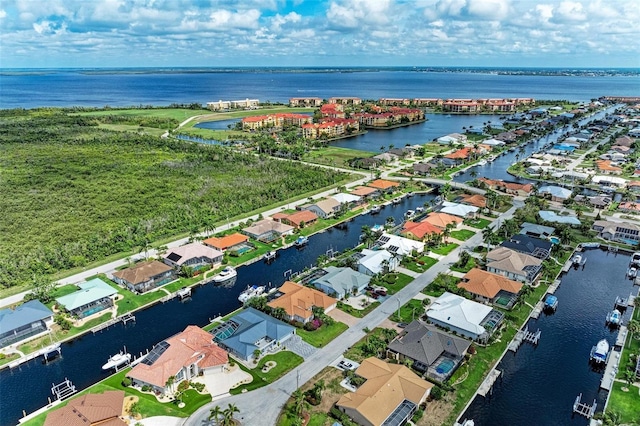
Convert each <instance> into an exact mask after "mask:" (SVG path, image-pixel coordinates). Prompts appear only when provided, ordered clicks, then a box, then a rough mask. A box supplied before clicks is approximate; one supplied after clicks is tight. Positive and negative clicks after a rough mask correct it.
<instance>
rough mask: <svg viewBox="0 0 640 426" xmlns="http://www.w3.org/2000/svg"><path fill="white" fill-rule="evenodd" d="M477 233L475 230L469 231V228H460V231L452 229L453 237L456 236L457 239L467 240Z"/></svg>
mask: <svg viewBox="0 0 640 426" xmlns="http://www.w3.org/2000/svg"><path fill="white" fill-rule="evenodd" d="M475 234H476V233H475V232H473V231H469V230H468V229H460V230H458V231H451V238H455V239H456V240H460V241H466V240H468V239H469V238H471V237H473V236H474V235H475Z"/></svg>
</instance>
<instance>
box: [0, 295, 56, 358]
mask: <svg viewBox="0 0 640 426" xmlns="http://www.w3.org/2000/svg"><path fill="white" fill-rule="evenodd" d="M51 325H53V312H51V310H50V309H49V308H47V307H46V306H45V305H43V304H42V303H41V302H40V301H39V300H30V301H28V302H25V303H22V304H20V305H18V306H16V307H15V308H13V309H11V308H5V309H0V348H4V347H5V346H9V345H12V344H15V343H18V342H21V341H23V340H26V339H28V338H30V337H33V336H36V335H38V334H41V333H44V332H47V331H49V328H50V327H51Z"/></svg>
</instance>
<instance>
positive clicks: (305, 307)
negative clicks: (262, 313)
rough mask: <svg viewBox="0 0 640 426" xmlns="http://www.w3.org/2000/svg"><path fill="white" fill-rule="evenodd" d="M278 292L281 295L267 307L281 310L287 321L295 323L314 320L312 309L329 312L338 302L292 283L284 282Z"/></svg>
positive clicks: (311, 289) (316, 291)
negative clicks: (283, 311)
mask: <svg viewBox="0 0 640 426" xmlns="http://www.w3.org/2000/svg"><path fill="white" fill-rule="evenodd" d="M278 292H279V293H282V295H281V296H280V297H278V298H276V299H274V300H272V301H271V302H269V303H268V304H267V305H268V306H269V307H271V308H274V309H276V308H283V309H284V310H285V312H286V313H287V317H288V318H287V319H288V320H289V321H297V322H301V323H303V324H306V323H308V322H309V321H311V320H312V319H313V318H314V315H313V308H322V309H323V310H324V312H325V313H326V312H329V311H331V310H332V309H333V308H335V307H336V304H337V303H338V301H337V300H336V299H334V298H333V297H331V296H328V295H326V294H325V293H323V292H321V291H318V290H316V289H314V288H310V287H305V286H303V285H300V284H298V283H294V282H293V281H285V282H284V284H282V286H280V288H278Z"/></svg>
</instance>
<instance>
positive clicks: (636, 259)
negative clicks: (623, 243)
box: [629, 252, 640, 266]
mask: <svg viewBox="0 0 640 426" xmlns="http://www.w3.org/2000/svg"><path fill="white" fill-rule="evenodd" d="M629 264H630V265H632V266H633V265H640V252H635V253H633V254H632V255H631V261H630V262H629Z"/></svg>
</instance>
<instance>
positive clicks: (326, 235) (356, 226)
mask: <svg viewBox="0 0 640 426" xmlns="http://www.w3.org/2000/svg"><path fill="white" fill-rule="evenodd" d="M604 114H605V113H604V112H601V113H598V114H596V115H595V116H593V117H590V118H589V120H593V119H597V118H601V117H603V116H604ZM439 117H440V118H441V119H442V120H443V123H444V122H449V123H450V125H452V126H455V127H442V128H441V130H438V133H437V134H436V135H435V136H433V137H436V136H440V135H443V134H447V133H452V132H459V131H461V127H462V126H464V125H466V126H469V125H470V124H471V122H475V121H473V120H476V121H479V122H480V123H482V122H483V121H486V120H488V118H485V117H480V116H470V117H469V116H456V117H455V120H451V121H449V120H448V119H449V117H446V116H439ZM451 118H453V117H451ZM463 118H464V119H466V121H465V122H463V121H462V119H463ZM458 119H460V121H458ZM435 121H436V120H435V119H434V120H433V121H428V122H426V123H423V124H419V125H416V126H409V127H405V128H401V129H396V130H393V131H389V132H388V133H387V132H384V134H388V135H393V134H394V132H396V131H398V130H401V131H403V130H406V129H412V128H414V127H415V128H417V129H418V128H419V126H429V125H434V122H435ZM452 123H453V124H452ZM442 126H444V124H442ZM371 133H372V132H370V133H368V134H371ZM375 133H377V132H375ZM561 133H562V132H561V131H557V132H554V133H553V134H551V135H550V136H549V138H546V137H545V138H543V139H542V140H538V141H535V142H532V143H530V144H528V145H526V147H525V154H520V158H524V157H525V156H526V155H528V154H530V153H531V152H532V151H534V150H537V149H539V148H541V147H542V146H543V145H545V144H547V143H550V142H555V140H556V139H557V138H558V137H559V136H560V134H561ZM365 136H366V135H365ZM363 137H364V136H363ZM407 137H408V136H407ZM433 137H430V138H428V139H413V140H411V139H406V141H407V143H411V142H412V143H419V142H420V141H422V143H424V142H426V141H428V140H431V139H433ZM402 139H403V140H404V138H402ZM388 140H389V141H390V140H391V139H388ZM345 143H347V142H345ZM389 143H390V142H386V143H385V145H386V146H387V147H388V145H389ZM397 146H404V143H402V144H400V143H398V144H397ZM516 155H518V153H517V152H508V153H506V154H505V155H502V156H500V157H498V159H496V160H495V161H494V162H493V163H488V164H487V165H485V166H477V167H476V168H475V169H476V171H477V172H478V176H486V177H488V178H492V179H506V180H514V178H513V177H512V176H510V175H508V174H507V173H506V171H505V170H506V168H507V167H508V166H509V165H510V164H511V163H513V162H514V161H516ZM469 179H471V177H470V176H469V172H466V173H465V174H462V175H459V176H457V177H456V178H455V180H456V181H466V180H469ZM433 197H434V196H433V195H426V194H416V195H415V196H414V197H409V198H404V199H403V200H402V202H401V203H400V204H398V205H390V206H387V207H386V208H384V209H383V210H382V212H381V213H380V214H378V215H369V214H367V215H360V216H357V217H356V218H354V219H353V220H352V221H350V222H348V223H347V224H346V226H344V227H341V228H336V227H334V228H331V229H329V230H327V231H324V232H322V233H319V234H316V235H313V236H311V237H310V239H309V244H308V245H307V246H306V247H305V248H304V249H302V250H298V249H296V248H290V249H287V250H281V251H279V257H278V259H277V260H276V261H275V262H273V263H272V264H265V263H264V262H257V263H254V264H252V265H248V266H244V267H241V268H238V279H237V282H236V284H235V285H234V286H233V287H231V288H224V287H214V286H212V285H206V286H201V287H197V288H195V289H194V291H193V297H192V299H191V300H190V301H187V302H180V301H178V300H177V299H174V300H172V301H169V302H166V303H164V304H162V303H160V304H156V305H153V306H152V307H150V308H148V309H145V310H142V311H138V312H136V313H135V316H136V322H135V323H129V324H128V325H126V326H125V325H122V324H117V325H115V326H112V327H110V328H108V329H106V330H103V331H101V332H98V333H96V334H95V335H94V334H91V333H89V334H86V335H84V336H81V337H79V338H77V339H74V340H72V341H70V342H67V343H65V344H63V345H62V356H61V357H60V358H58V359H56V360H55V361H53V362H51V363H49V364H43V363H42V360H41V358H38V359H36V360H32V361H30V362H28V363H25V364H22V365H20V366H19V367H16V368H14V369H9V368H5V369H3V370H2V371H0V400H1V401H3V402H2V409H0V425H14V424H16V423H17V421H18V419H19V418H20V417H22V414H23V410H24V411H25V412H26V413H27V414H28V413H30V412H33V411H34V410H37V409H39V408H41V407H42V406H44V405H46V403H47V397H50V396H52V395H51V386H52V384H54V383H55V384H57V383H60V382H62V381H63V380H64V379H65V378H69V379H70V380H71V381H72V382H73V383H74V384H75V386H76V387H77V388H78V389H84V388H86V387H88V386H90V385H92V384H93V383H96V382H97V381H99V380H101V379H104V378H105V377H107V376H108V373H106V372H103V371H102V370H101V366H102V364H104V362H106V360H107V358H108V357H109V356H110V355H113V354H115V353H117V352H118V351H120V350H121V349H122V348H123V347H124V346H126V348H127V351H129V352H130V353H132V354H134V355H137V354H139V353H140V352H144V351H146V350H147V349H150V348H151V347H152V346H153V345H154V344H156V343H158V342H159V341H161V340H163V339H165V338H167V337H169V336H171V335H172V334H175V333H177V332H179V331H182V330H183V329H184V328H185V327H186V326H187V325H189V324H195V325H199V326H204V325H206V324H207V323H209V320H210V319H211V318H214V317H216V316H217V315H220V314H222V315H224V314H226V313H228V312H231V311H233V310H234V309H236V308H237V307H239V306H240V303H239V302H238V301H237V296H238V295H239V293H240V292H241V291H242V290H244V289H245V288H246V287H247V286H248V285H251V284H260V285H268V284H269V283H271V284H272V285H274V286H279V285H280V284H282V282H283V281H284V274H285V272H286V271H289V270H291V271H292V272H294V273H295V272H297V271H301V270H302V269H304V268H305V267H308V266H311V265H312V264H314V263H315V262H316V260H317V258H318V256H320V255H321V254H325V253H326V252H327V250H330V249H331V250H334V251H343V250H345V249H347V248H351V247H353V246H355V245H356V244H357V242H358V238H359V235H360V233H361V228H362V226H365V225H366V226H373V225H375V224H382V223H384V221H385V219H386V218H387V217H390V216H391V217H394V219H395V221H396V223H399V222H400V221H401V219H402V217H403V214H404V213H405V212H406V211H407V210H409V209H415V207H417V206H419V205H423V204H425V203H428V202H430V201H431V200H432V199H433ZM623 263H624V262H623ZM565 287H569V286H565ZM561 303H562V302H561ZM585 315H587V316H588V315H589V314H588V313H586V312H585ZM558 317H560V316H559V315H558ZM593 318H594V320H598V321H599V319H600V317H599V316H598V315H595V316H593ZM564 325H565V324H564V323H563V324H561V326H564ZM543 334H545V335H546V333H543ZM543 340H544V339H543ZM549 340H551V339H549ZM584 344H585V345H586V344H588V345H591V344H592V342H591V341H589V342H585V343H584ZM526 350H527V348H522V349H520V351H521V352H523V351H524V352H523V353H526ZM553 360H554V358H553V357H550V358H549V359H548V360H547V361H548V363H549V365H548V366H547V368H550V369H553V368H554V365H553V364H552V362H553ZM571 360H574V361H575V360H581V357H579V356H577V355H576V356H575V357H572V358H571ZM578 362H581V361H578ZM518 366H519V367H518V368H522V367H523V366H522V365H521V364H520V363H518ZM504 381H505V382H507V380H506V378H505V380H504ZM580 383H582V382H580ZM550 387H553V386H550ZM584 387H585V388H594V389H595V388H597V386H595V387H594V386H589V385H588V384H585V385H584ZM587 390H588V389H585V390H584V392H586V391H587ZM576 395H577V394H576ZM585 395H588V394H586V393H585ZM494 398H496V397H494ZM572 398H575V395H574V396H573V397H572ZM496 399H497V398H496ZM546 399H547V398H546V397H545V398H541V397H540V396H538V401H546Z"/></svg>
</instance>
